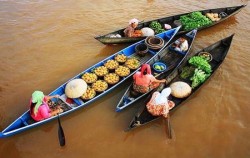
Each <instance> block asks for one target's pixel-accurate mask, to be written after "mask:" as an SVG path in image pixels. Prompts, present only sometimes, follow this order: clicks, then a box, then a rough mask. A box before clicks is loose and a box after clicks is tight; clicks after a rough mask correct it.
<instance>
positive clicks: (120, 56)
mask: <svg viewBox="0 0 250 158" xmlns="http://www.w3.org/2000/svg"><path fill="white" fill-rule="evenodd" d="M115 60H116V61H117V62H118V63H120V64H124V63H125V62H126V61H127V56H126V55H124V54H118V55H116V56H115Z"/></svg>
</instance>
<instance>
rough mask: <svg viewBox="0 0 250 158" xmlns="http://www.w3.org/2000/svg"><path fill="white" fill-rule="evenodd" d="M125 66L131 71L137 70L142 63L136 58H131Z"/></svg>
mask: <svg viewBox="0 0 250 158" xmlns="http://www.w3.org/2000/svg"><path fill="white" fill-rule="evenodd" d="M125 65H126V66H127V67H128V68H130V69H137V68H138V67H139V66H140V61H139V60H138V59H136V58H129V59H128V60H127V61H126V62H125Z"/></svg>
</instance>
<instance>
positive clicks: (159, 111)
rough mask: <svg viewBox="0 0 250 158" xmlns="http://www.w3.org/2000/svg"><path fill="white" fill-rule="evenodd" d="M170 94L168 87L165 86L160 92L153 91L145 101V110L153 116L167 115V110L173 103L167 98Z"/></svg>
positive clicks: (165, 116)
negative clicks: (147, 100)
mask: <svg viewBox="0 0 250 158" xmlns="http://www.w3.org/2000/svg"><path fill="white" fill-rule="evenodd" d="M170 94H171V89H170V88H165V89H163V90H162V92H161V93H160V92H154V93H153V95H152V97H151V99H150V101H149V102H148V103H147V105H146V106H147V110H148V112H149V113H150V114H152V115H153V116H163V117H164V118H167V117H168V113H169V110H171V109H172V108H173V107H174V106H175V104H174V102H172V101H169V100H168V96H169V95H170Z"/></svg>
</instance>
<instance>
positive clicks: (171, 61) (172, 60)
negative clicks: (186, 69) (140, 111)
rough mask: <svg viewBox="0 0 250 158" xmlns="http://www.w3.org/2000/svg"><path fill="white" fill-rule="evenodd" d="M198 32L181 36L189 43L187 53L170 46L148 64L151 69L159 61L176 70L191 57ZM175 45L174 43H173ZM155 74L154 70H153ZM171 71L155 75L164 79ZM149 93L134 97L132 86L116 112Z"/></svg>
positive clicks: (194, 31)
mask: <svg viewBox="0 0 250 158" xmlns="http://www.w3.org/2000/svg"><path fill="white" fill-rule="evenodd" d="M196 33H197V30H193V31H190V32H188V33H187V34H184V35H182V36H180V38H185V39H186V40H187V41H188V45H189V48H188V50H187V51H185V52H181V53H180V52H177V51H174V50H172V49H171V48H172V44H170V45H169V46H168V47H167V48H166V49H165V50H164V53H162V54H161V55H158V56H155V57H154V58H153V59H152V60H151V61H150V62H149V63H148V64H150V65H151V68H152V67H153V64H154V63H155V62H157V61H160V62H163V63H164V64H166V65H167V67H168V69H171V68H175V67H176V66H178V65H179V64H181V63H182V61H183V60H184V59H185V58H186V57H187V56H188V55H189V51H190V49H191V47H192V44H193V42H194V39H195V37H196ZM177 40H178V39H177ZM173 43H174V42H173ZM152 72H154V70H152ZM170 72H171V71H167V72H166V73H165V72H161V73H155V74H154V75H155V76H157V79H163V78H166V77H167V76H168V75H169V74H170ZM147 94H148V93H144V94H142V93H140V94H137V95H133V84H131V85H130V86H129V87H128V89H127V90H126V91H125V93H124V95H123V96H122V98H121V99H120V101H119V103H118V104H117V106H116V112H120V111H122V110H123V109H125V108H126V107H128V106H130V105H132V104H133V103H135V102H136V101H138V100H139V99H141V98H143V97H144V96H145V95H147Z"/></svg>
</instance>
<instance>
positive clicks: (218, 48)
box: [126, 35, 234, 131]
mask: <svg viewBox="0 0 250 158" xmlns="http://www.w3.org/2000/svg"><path fill="white" fill-rule="evenodd" d="M233 36H234V35H231V36H229V37H227V38H224V39H222V40H220V41H218V42H216V43H214V44H212V45H210V46H208V47H207V48H204V49H203V50H201V51H199V52H204V51H205V52H209V53H210V54H211V55H212V61H210V62H209V64H210V65H211V68H212V73H211V75H210V76H209V77H208V78H207V79H206V80H205V82H203V83H202V84H200V85H199V86H198V87H196V88H194V89H192V92H191V94H190V95H189V96H188V97H185V98H182V99H179V98H176V97H174V96H172V95H170V97H169V99H170V100H172V101H173V102H174V103H175V107H174V108H173V109H172V110H171V111H170V112H172V111H173V110H175V109H177V107H179V106H180V105H182V104H183V103H184V102H185V101H187V100H188V99H189V98H191V96H192V95H193V94H194V93H195V92H197V91H198V90H199V89H201V88H202V87H203V85H204V84H205V83H206V82H208V80H209V79H210V78H211V77H212V75H213V74H214V73H215V71H216V70H217V69H218V68H219V66H220V65H221V64H222V63H223V61H224V59H225V57H226V56H227V54H228V51H229V48H230V45H231V42H232V40H233ZM199 52H197V53H195V55H198V53H199ZM187 65H188V60H187V61H186V62H184V63H183V64H182V65H181V66H180V67H178V68H176V69H175V70H174V71H173V72H172V73H171V74H170V75H169V78H168V81H169V82H168V84H166V85H165V87H169V86H170V85H171V83H174V82H176V81H185V82H187V83H188V84H189V85H191V81H190V80H183V79H182V78H181V76H180V74H181V71H182V68H183V67H184V66H187ZM159 90H160V89H159ZM148 98H150V97H149V96H148ZM145 103H146V102H144V103H143V104H142V105H141V106H140V108H139V110H138V112H137V113H136V114H135V116H134V117H133V119H132V121H131V122H130V124H129V126H128V128H127V129H126V131H129V130H131V129H134V128H137V127H140V126H143V125H146V124H148V123H150V122H153V121H154V120H157V119H159V118H160V117H158V116H153V115H151V114H150V113H149V112H148V111H147V108H146V106H145Z"/></svg>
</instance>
